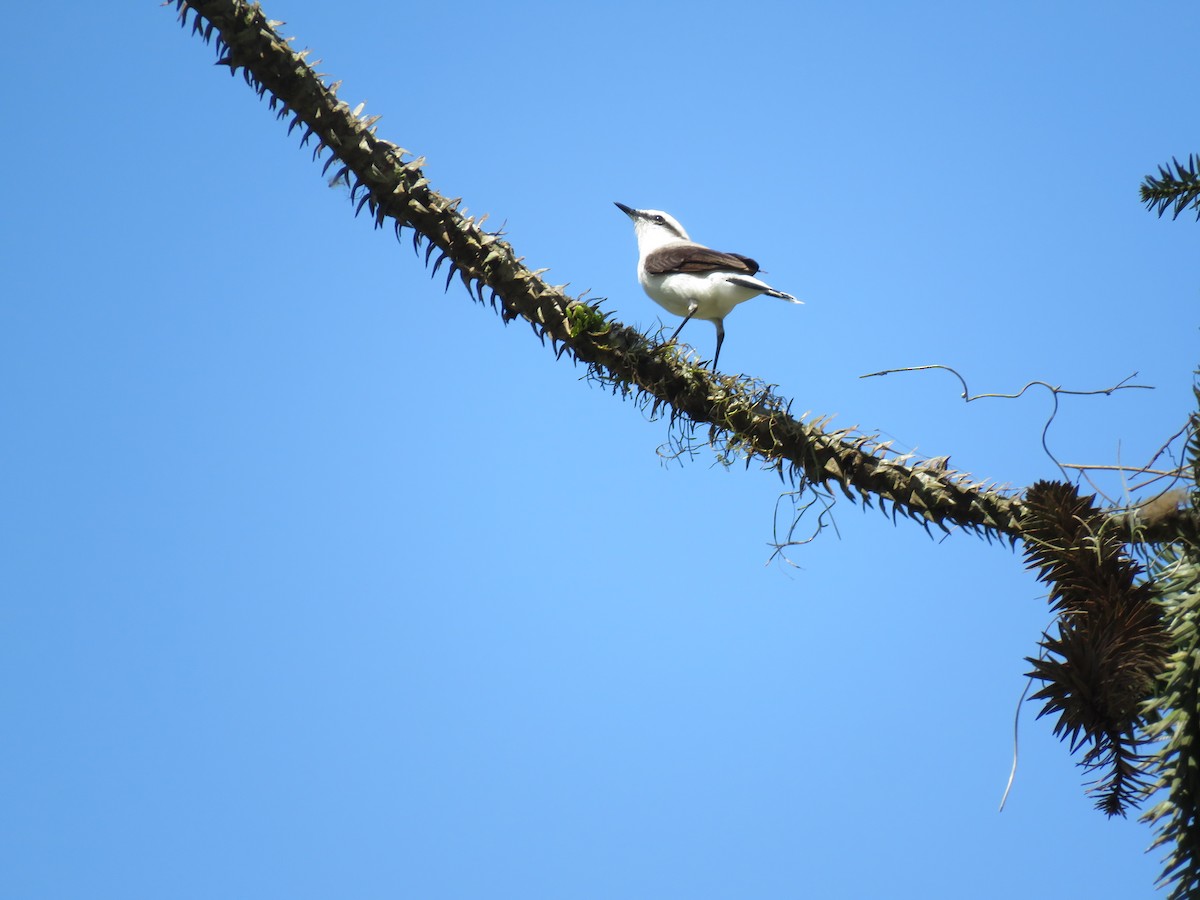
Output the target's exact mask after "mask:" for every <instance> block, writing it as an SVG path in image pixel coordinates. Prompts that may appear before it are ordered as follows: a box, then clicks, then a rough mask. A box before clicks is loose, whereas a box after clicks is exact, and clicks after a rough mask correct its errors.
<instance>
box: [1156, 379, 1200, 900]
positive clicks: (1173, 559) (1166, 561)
mask: <svg viewBox="0 0 1200 900" xmlns="http://www.w3.org/2000/svg"><path fill="white" fill-rule="evenodd" d="M1196 402H1197V406H1198V407H1200V389H1198V390H1197V391H1196ZM1198 428H1200V413H1197V414H1195V415H1193V416H1192V430H1191V435H1192V436H1191V440H1190V441H1189V442H1188V449H1187V458H1188V461H1189V465H1190V469H1191V473H1192V478H1193V488H1192V491H1191V503H1192V506H1193V507H1200V433H1198V432H1197V429H1198ZM1152 573H1153V575H1154V581H1155V585H1156V590H1157V595H1158V602H1159V603H1160V604H1161V606H1162V610H1163V620H1164V624H1165V625H1166V627H1167V630H1168V632H1169V634H1170V637H1171V642H1172V646H1171V655H1170V661H1169V665H1168V667H1167V670H1166V672H1165V673H1164V674H1163V675H1162V676H1161V678H1160V681H1159V685H1158V689H1157V696H1155V697H1153V698H1152V699H1151V700H1149V701H1148V702H1147V704H1146V712H1147V715H1148V716H1152V717H1155V718H1154V719H1153V721H1152V722H1151V724H1150V725H1149V726H1148V727H1147V728H1146V738H1147V739H1148V740H1157V741H1161V742H1162V744H1161V747H1160V749H1159V752H1158V754H1157V755H1156V756H1155V759H1154V770H1155V772H1156V774H1157V775H1158V780H1157V781H1156V783H1155V784H1154V787H1155V788H1157V789H1160V790H1164V791H1165V792H1166V797H1165V799H1163V800H1162V801H1161V802H1159V803H1158V804H1156V805H1155V806H1154V807H1153V808H1151V809H1149V810H1148V811H1147V812H1146V814H1145V816H1143V819H1144V820H1145V821H1147V822H1150V823H1152V824H1153V825H1154V826H1155V830H1156V831H1157V832H1158V834H1157V835H1156V837H1155V840H1154V844H1153V846H1154V847H1158V846H1169V847H1170V848H1171V849H1170V851H1169V852H1168V854H1167V857H1166V861H1165V864H1164V867H1163V874H1162V877H1161V879H1160V881H1161V883H1163V884H1164V885H1167V886H1169V887H1170V888H1171V894H1170V897H1171V898H1172V900H1184V898H1190V897H1197V896H1200V541H1198V540H1196V539H1195V537H1194V536H1187V535H1181V539H1180V540H1178V541H1176V542H1174V543H1171V544H1168V545H1166V546H1164V547H1163V548H1162V549H1161V551H1160V553H1159V555H1158V557H1157V558H1156V559H1155V560H1154V563H1153V566H1152Z"/></svg>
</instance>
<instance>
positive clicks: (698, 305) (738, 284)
mask: <svg viewBox="0 0 1200 900" xmlns="http://www.w3.org/2000/svg"><path fill="white" fill-rule="evenodd" d="M615 205H616V207H617V209H619V210H621V212H623V213H625V215H627V216H629V218H630V219H631V220H632V221H633V230H634V234H635V235H636V236H637V242H638V265H637V276H638V282H639V283H640V284H641V286H642V290H644V291H645V292H646V294H647V295H648V296H649V297H650V299H651V300H653V301H654V302H655V303H657V304H658V305H659V306H661V307H662V308H663V309H665V310H667V312H669V313H672V314H674V315H677V316H683V321H682V322H680V323H679V327H678V328H676V329H675V333H674V334H673V335H671V341H673V340H675V338H677V337H678V336H679V332H681V331H682V330H683V326H684V325H686V324H687V323H688V322H689V321H690V320H691V319H693V318H696V319H707V320H708V321H709V322H712V323H713V324H714V325H715V326H717V351H716V353H714V354H713V363H712V364H713V369H714V370H716V368H717V360H718V359H719V358H720V356H721V344H723V343H724V342H725V317H726V316H727V315H729V311H730V310H731V309H733V308H734V307H735V306H737V305H738V304H739V303H744V302H745V301H747V300H749V299H751V298H752V297H757V296H758V295H760V294H766V295H767V296H769V297H778V298H779V299H780V300H787V301H788V302H789V303H803V302H804V301H803V300H797V299H796V298H795V297H793V296H792V295H791V294H785V293H784V292H783V291H777V290H775V288H773V287H771V286H770V285H769V284H767V283H766V282H765V281H761V280H759V279H758V278H755V277H754V276H755V275H757V274H758V271H759V265H758V263H757V262H755V261H754V260H753V259H751V258H750V257H748V256H742V254H740V253H722V252H721V251H719V250H713V249H712V248H710V247H705V246H704V245H703V244H697V243H696V242H695V241H693V240H692V239H691V238H690V237H688V233H687V232H686V231H684V229H683V226H682V225H680V224H679V221H678V220H677V219H675V217H674V216H671V215H669V214H667V213H665V212H663V211H662V210H659V209H634V208H633V207H630V206H626V205H625V204H624V203H616V204H615ZM668 343H670V341H668Z"/></svg>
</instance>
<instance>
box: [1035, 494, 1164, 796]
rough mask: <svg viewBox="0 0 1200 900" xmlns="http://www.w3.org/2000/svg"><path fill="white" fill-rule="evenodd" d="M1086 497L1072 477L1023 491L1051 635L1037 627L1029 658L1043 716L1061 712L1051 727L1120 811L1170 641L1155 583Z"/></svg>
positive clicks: (1130, 791) (1137, 782) (1136, 777)
mask: <svg viewBox="0 0 1200 900" xmlns="http://www.w3.org/2000/svg"><path fill="white" fill-rule="evenodd" d="M1110 521H1111V520H1109V519H1108V518H1107V517H1106V516H1105V514H1104V513H1103V512H1102V511H1101V510H1100V509H1099V508H1097V507H1096V505H1095V503H1094V499H1093V498H1092V497H1083V496H1080V494H1079V491H1078V490H1077V489H1076V488H1075V487H1074V486H1072V485H1069V484H1065V483H1062V482H1051V481H1040V482H1037V483H1036V484H1034V485H1033V486H1032V487H1030V488H1029V490H1028V491H1027V492H1026V495H1025V516H1024V519H1023V522H1022V524H1023V526H1024V529H1025V557H1026V561H1027V563H1028V565H1029V568H1031V569H1033V570H1035V571H1036V572H1037V574H1038V578H1039V579H1040V580H1041V581H1043V582H1045V583H1047V584H1049V585H1050V605H1051V608H1052V609H1053V610H1054V612H1055V613H1057V628H1056V633H1055V634H1053V635H1051V634H1049V633H1046V634H1043V635H1042V640H1041V642H1040V643H1041V646H1042V649H1043V653H1042V654H1041V655H1040V656H1039V657H1038V658H1037V659H1033V658H1030V659H1029V662H1030V663H1031V664H1032V665H1033V671H1032V672H1030V673H1029V674H1030V677H1032V678H1034V679H1036V680H1037V681H1040V682H1041V683H1042V687H1041V688H1040V689H1039V690H1038V691H1037V692H1036V693H1035V694H1033V696H1032V697H1031V699H1033V700H1044V701H1045V703H1044V705H1043V707H1042V711H1041V713H1039V717H1040V716H1045V715H1057V716H1058V719H1057V721H1056V722H1055V725H1054V733H1055V734H1056V735H1058V736H1059V737H1060V738H1062V739H1063V740H1067V741H1069V742H1070V746H1071V751H1072V752H1074V751H1076V750H1077V749H1079V748H1080V747H1081V746H1086V747H1087V749H1086V751H1085V753H1084V755H1083V757H1082V759H1081V760H1080V764H1081V765H1082V766H1083V767H1084V768H1085V769H1087V770H1088V771H1089V772H1091V773H1095V774H1096V776H1097V777H1096V779H1095V781H1093V782H1092V784H1091V787H1090V790H1091V791H1093V792H1095V794H1096V797H1097V799H1096V805H1097V807H1098V808H1100V809H1102V810H1103V811H1104V812H1106V813H1108V814H1109V815H1114V814H1122V815H1123V814H1124V813H1125V811H1126V810H1127V808H1128V807H1129V806H1130V805H1132V804H1134V803H1136V802H1137V801H1138V800H1139V798H1140V797H1141V796H1142V795H1143V794H1144V792H1145V790H1146V787H1147V785H1148V784H1149V782H1150V780H1151V776H1150V775H1149V774H1148V773H1147V771H1146V759H1145V757H1144V756H1143V755H1142V754H1141V753H1140V748H1141V747H1142V745H1143V743H1144V738H1143V737H1142V736H1141V734H1140V728H1141V726H1142V725H1143V724H1144V719H1143V712H1142V710H1143V704H1144V702H1145V701H1146V699H1147V698H1148V697H1150V696H1151V694H1152V693H1153V690H1154V684H1155V679H1156V678H1157V677H1158V675H1159V674H1160V673H1161V672H1162V671H1163V670H1164V669H1165V667H1166V656H1167V647H1168V639H1167V635H1166V631H1165V629H1164V626H1163V623H1162V613H1161V610H1160V607H1159V606H1158V605H1157V604H1156V603H1155V602H1154V600H1153V589H1152V586H1151V585H1150V584H1149V583H1148V582H1147V581H1146V580H1145V579H1144V578H1142V577H1140V576H1141V571H1140V567H1139V566H1138V564H1137V563H1136V562H1134V561H1133V560H1132V559H1130V558H1129V557H1128V556H1126V555H1125V554H1124V552H1123V550H1124V547H1123V544H1122V542H1121V541H1120V539H1119V538H1117V537H1116V536H1115V535H1114V534H1112V533H1111V529H1110V528H1108V527H1107V525H1108V523H1109V522H1110Z"/></svg>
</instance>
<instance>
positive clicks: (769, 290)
mask: <svg viewBox="0 0 1200 900" xmlns="http://www.w3.org/2000/svg"><path fill="white" fill-rule="evenodd" d="M729 283H730V284H736V285H737V286H738V287H744V288H749V289H750V290H752V291H762V292H763V293H764V294H766V295H767V296H768V297H778V298H779V299H780V300H786V301H787V302H788V303H803V302H804V301H803V300H797V299H796V298H795V297H793V296H792V295H791V294H785V293H784V292H783V291H777V290H775V288H773V287H771V286H770V285H769V284H767V283H766V282H765V281H759V280H758V279H757V278H749V277H747V276H745V275H734V276H732V277H731V278H729Z"/></svg>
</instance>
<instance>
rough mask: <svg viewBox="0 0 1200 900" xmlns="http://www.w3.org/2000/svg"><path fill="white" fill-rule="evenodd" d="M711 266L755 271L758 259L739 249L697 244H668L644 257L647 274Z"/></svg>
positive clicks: (712, 268)
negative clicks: (733, 250)
mask: <svg viewBox="0 0 1200 900" xmlns="http://www.w3.org/2000/svg"><path fill="white" fill-rule="evenodd" d="M715 270H725V271H729V272H742V273H744V274H746V275H753V274H755V273H756V272H757V271H758V263H756V262H755V261H754V260H752V259H751V258H750V257H748V256H742V255H741V254H740V253H721V252H720V251H719V250H710V249H709V248H708V247H704V246H702V245H700V244H668V245H667V246H666V247H660V248H659V249H658V250H655V251H654V252H652V253H651V254H650V255H648V256H647V257H646V272H647V274H650V275H671V274H674V273H676V272H691V273H697V272H712V271H715Z"/></svg>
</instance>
